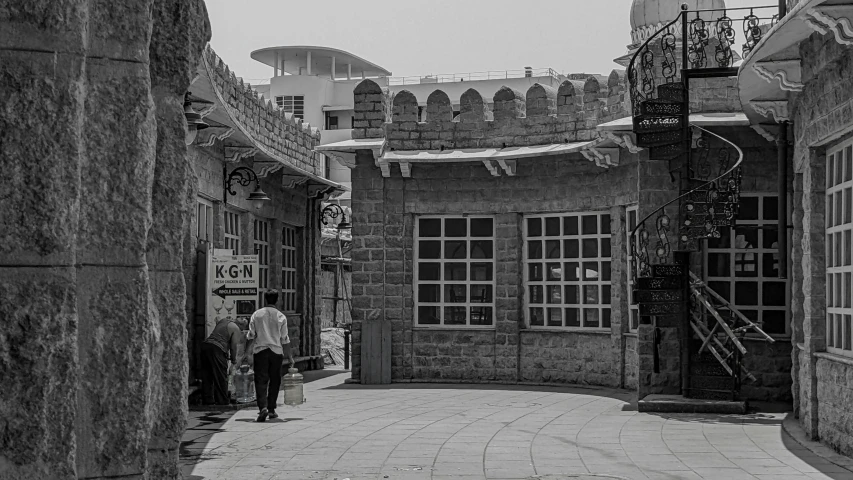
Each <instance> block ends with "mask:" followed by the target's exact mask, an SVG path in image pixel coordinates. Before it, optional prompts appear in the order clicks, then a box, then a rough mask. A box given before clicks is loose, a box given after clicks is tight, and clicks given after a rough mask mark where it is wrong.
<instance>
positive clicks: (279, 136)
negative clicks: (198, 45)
mask: <svg viewBox="0 0 853 480" xmlns="http://www.w3.org/2000/svg"><path fill="white" fill-rule="evenodd" d="M204 61H205V64H206V65H208V66H209V67H210V69H209V75H210V80H211V82H212V83H214V84H215V89H216V90H217V93H218V94H220V95H221V96H222V97H221V98H220V101H221V102H222V104H223V105H224V106H225V108H226V109H227V110H228V112H229V114H231V116H232V117H233V118H234V120H235V121H236V122H239V126H240V128H242V129H244V130H245V133H247V134H248V135H249V136H250V137H251V138H253V139H254V140H255V141H256V142H258V147H259V148H261V149H263V150H264V151H265V153H268V154H271V155H272V156H275V157H278V158H281V159H284V160H285V161H287V162H289V163H291V164H292V165H293V166H295V167H297V168H300V169H302V170H303V171H306V172H309V173H311V174H314V175H318V176H324V174H325V165H326V164H325V155H323V154H321V153H319V152H315V151H314V147H316V146H317V145H319V144H320V130H319V129H318V128H316V127H312V126H311V125H309V124H308V123H303V122H302V119H300V118H297V117H294V116H293V114H291V113H287V112H285V111H284V110H282V109H281V108H279V107H278V106H276V105H274V104H273V103H272V102H271V101H270V100H269V99H265V98H264V97H263V95H260V94H259V93H258V92H257V91H256V90H255V89H254V88H252V86H251V85H250V84H248V83H243V79H242V78H238V77H237V76H236V75H234V72H232V71H231V70H230V68H229V67H228V65H227V64H226V63H225V62H223V61H222V59H221V58H219V56H218V55H216V52H214V51H213V49H212V48H210V46H209V45H208V46H207V48H205V50H204Z"/></svg>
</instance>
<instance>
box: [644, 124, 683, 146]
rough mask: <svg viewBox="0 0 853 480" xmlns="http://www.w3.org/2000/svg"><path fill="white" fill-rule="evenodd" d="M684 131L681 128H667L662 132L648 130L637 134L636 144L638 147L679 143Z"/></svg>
mask: <svg viewBox="0 0 853 480" xmlns="http://www.w3.org/2000/svg"><path fill="white" fill-rule="evenodd" d="M683 138H684V132H683V131H682V130H681V129H678V130H667V131H662V132H649V133H638V134H637V145H638V146H640V147H644V148H648V147H660V146H663V145H669V144H673V143H677V144H681V142H682V140H683Z"/></svg>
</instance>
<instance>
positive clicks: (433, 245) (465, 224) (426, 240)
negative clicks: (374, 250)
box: [415, 216, 495, 328]
mask: <svg viewBox="0 0 853 480" xmlns="http://www.w3.org/2000/svg"><path fill="white" fill-rule="evenodd" d="M415 244H416V249H415V279H416V281H415V304H416V315H415V322H416V325H418V326H421V327H442V326H445V327H470V328H494V324H495V319H494V305H495V226H494V218H491V217H455V216H454V217H420V218H418V222H417V225H416V228H415Z"/></svg>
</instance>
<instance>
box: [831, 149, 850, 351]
mask: <svg viewBox="0 0 853 480" xmlns="http://www.w3.org/2000/svg"><path fill="white" fill-rule="evenodd" d="M827 153H828V154H827V168H826V347H827V348H826V349H827V351H829V352H831V353H836V354H839V355H846V356H849V357H853V345H851V343H853V342H851V336H853V332H851V330H853V325H851V323H853V321H851V319H852V318H853V306H851V296H853V290H851V288H853V282H851V275H853V262H851V257H853V255H851V250H853V244H851V230H853V146H851V143H850V142H845V143H844V144H842V145H841V146H839V147H836V148H834V149H831V150H829V151H828V152H827Z"/></svg>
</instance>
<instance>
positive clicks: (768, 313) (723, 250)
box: [704, 193, 790, 335]
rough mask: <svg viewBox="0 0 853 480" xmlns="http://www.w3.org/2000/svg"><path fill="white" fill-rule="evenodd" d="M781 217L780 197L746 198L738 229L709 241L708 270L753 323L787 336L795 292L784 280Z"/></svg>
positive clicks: (710, 280) (709, 280) (714, 284)
mask: <svg viewBox="0 0 853 480" xmlns="http://www.w3.org/2000/svg"><path fill="white" fill-rule="evenodd" d="M778 215H779V214H778V197H777V196H775V195H764V194H752V193H743V194H742V195H741V197H740V208H739V210H738V218H737V224H736V225H735V227H734V228H723V229H720V233H721V237H720V238H718V239H709V240H708V248H706V249H705V253H704V257H705V269H704V270H705V282H706V284H707V285H708V287H710V288H711V289H713V290H714V291H715V292H717V293H718V294H720V296H722V297H723V298H725V299H726V300H727V301H729V302H731V303H732V304H733V305H734V306H735V308H737V309H738V310H739V311H740V312H741V313H743V314H744V315H745V316H746V317H747V318H749V319H750V320H752V321H754V322H758V321H760V322H762V329H763V330H764V331H765V332H767V333H770V334H776V335H786V334H788V333H789V331H790V325H789V324H790V321H789V319H790V313H789V308H788V305H790V288H789V285H788V280H785V279H780V278H779V241H778V239H779V229H778V222H777V218H778ZM786 234H787V232H786ZM784 268H788V267H787V266H785V267H784Z"/></svg>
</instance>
